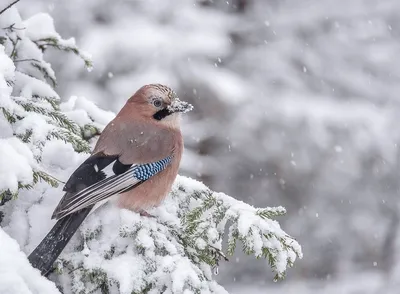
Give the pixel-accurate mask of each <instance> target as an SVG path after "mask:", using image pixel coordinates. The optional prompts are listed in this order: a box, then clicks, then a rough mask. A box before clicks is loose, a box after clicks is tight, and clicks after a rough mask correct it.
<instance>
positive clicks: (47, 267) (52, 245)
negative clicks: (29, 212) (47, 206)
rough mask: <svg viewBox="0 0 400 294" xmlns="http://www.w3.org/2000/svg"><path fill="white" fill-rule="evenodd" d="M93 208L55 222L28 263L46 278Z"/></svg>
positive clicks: (30, 256)
mask: <svg viewBox="0 0 400 294" xmlns="http://www.w3.org/2000/svg"><path fill="white" fill-rule="evenodd" d="M92 207H93V206H90V207H87V208H84V209H82V210H79V211H77V212H74V213H72V214H70V215H67V216H66V217H64V218H62V219H60V220H58V221H57V223H56V224H55V225H54V227H53V228H52V229H51V230H50V232H49V233H48V234H47V235H46V237H45V238H44V239H43V240H42V242H40V244H39V245H38V246H37V247H36V248H35V250H33V252H32V253H31V254H30V255H29V257H28V259H29V262H30V263H31V264H32V266H33V267H35V268H37V269H38V270H40V272H41V273H42V275H43V276H47V275H48V274H49V272H50V271H51V270H52V268H53V263H54V262H55V261H56V259H57V257H58V256H59V255H60V254H61V252H62V251H63V249H64V248H65V246H66V245H67V244H68V242H69V240H71V238H72V236H73V235H74V234H75V232H76V230H77V229H78V227H79V226H80V225H81V223H82V222H83V221H84V219H85V218H86V217H87V215H88V214H89V212H90V211H91V210H92Z"/></svg>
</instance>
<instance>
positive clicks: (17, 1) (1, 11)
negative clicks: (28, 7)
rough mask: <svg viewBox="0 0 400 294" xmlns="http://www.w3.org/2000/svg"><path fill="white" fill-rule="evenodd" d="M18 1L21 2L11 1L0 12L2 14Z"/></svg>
mask: <svg viewBox="0 0 400 294" xmlns="http://www.w3.org/2000/svg"><path fill="white" fill-rule="evenodd" d="M17 2H19V0H15V1H14V2H12V3H10V5H8V6H7V7H6V8H4V9H3V10H1V11H0V14H2V13H3V12H4V11H6V10H7V9H9V8H10V7H11V6H13V5H14V4H16V3H17Z"/></svg>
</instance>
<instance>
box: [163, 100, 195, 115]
mask: <svg viewBox="0 0 400 294" xmlns="http://www.w3.org/2000/svg"><path fill="white" fill-rule="evenodd" d="M167 109H168V110H169V112H170V113H175V112H181V113H186V112H189V111H191V110H193V105H192V104H189V103H187V102H185V101H181V100H179V98H175V99H174V100H173V101H172V103H171V104H170V105H168V107H167Z"/></svg>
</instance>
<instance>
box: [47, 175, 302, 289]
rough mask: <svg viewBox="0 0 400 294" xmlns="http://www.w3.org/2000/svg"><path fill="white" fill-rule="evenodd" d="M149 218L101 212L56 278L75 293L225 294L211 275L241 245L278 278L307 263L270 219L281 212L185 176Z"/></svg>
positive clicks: (72, 248) (123, 212) (63, 258)
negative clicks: (299, 263)
mask: <svg viewBox="0 0 400 294" xmlns="http://www.w3.org/2000/svg"><path fill="white" fill-rule="evenodd" d="M149 213H150V215H152V216H153V217H144V216H140V215H139V214H137V213H134V212H131V211H128V210H119V209H117V208H114V206H113V205H108V206H105V207H104V208H102V209H100V210H98V211H96V212H95V213H94V214H93V215H91V216H90V217H89V218H88V219H87V221H86V222H85V223H84V224H83V225H82V227H81V228H80V230H79V232H80V234H79V236H78V237H77V238H76V239H75V240H74V241H73V242H72V244H73V245H71V246H69V247H68V249H67V250H66V252H65V253H64V254H63V255H62V256H61V258H60V259H59V260H58V263H57V270H56V272H57V273H58V275H61V276H58V277H57V275H55V278H56V279H57V280H58V281H59V282H60V283H61V284H62V286H63V287H64V288H68V287H72V289H73V290H74V292H76V293H92V291H93V292H94V291H97V290H101V291H103V292H104V293H114V291H115V293H226V291H225V290H224V289H223V288H222V287H221V286H220V285H218V284H217V283H216V282H215V281H214V279H213V270H215V269H216V268H217V267H218V265H219V263H220V262H229V261H228V258H229V256H230V255H233V254H234V250H235V246H236V243H237V242H240V243H242V246H243V250H244V252H245V253H247V254H253V255H254V256H256V257H257V258H265V259H267V261H268V262H269V263H270V265H271V267H272V269H273V271H274V272H275V273H276V278H282V277H284V275H285V272H286V269H287V268H289V267H291V266H292V265H293V263H294V261H295V260H296V258H297V257H300V258H301V257H302V252H301V248H300V245H299V244H298V243H297V241H296V240H294V239H293V238H292V237H290V236H288V235H287V234H286V233H285V232H284V231H283V230H282V229H281V228H280V226H279V224H278V222H276V221H275V220H273V219H272V217H275V216H278V215H282V214H283V213H284V209H283V208H281V207H279V208H266V209H256V208H254V207H252V206H250V205H248V204H246V203H243V202H241V201H238V200H235V199H234V198H232V197H229V196H227V195H225V194H222V193H216V192H212V191H211V190H210V189H208V188H207V187H206V186H204V185H203V184H201V183H199V182H197V181H195V180H192V179H189V178H186V177H178V178H177V180H176V182H175V184H174V187H173V190H172V192H171V193H170V195H169V197H168V198H167V199H166V200H165V202H164V204H163V205H161V206H160V207H157V208H154V209H153V210H151V211H149ZM225 232H228V243H227V244H224V243H223V239H224V234H225ZM113 289H114V290H113ZM185 291H187V292H185Z"/></svg>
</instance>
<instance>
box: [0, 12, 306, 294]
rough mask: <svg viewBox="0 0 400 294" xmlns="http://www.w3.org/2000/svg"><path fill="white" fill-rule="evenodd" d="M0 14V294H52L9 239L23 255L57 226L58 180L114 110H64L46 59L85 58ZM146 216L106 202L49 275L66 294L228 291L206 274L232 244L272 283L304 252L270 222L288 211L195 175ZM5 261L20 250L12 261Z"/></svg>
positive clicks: (34, 20) (83, 104) (38, 25)
mask: <svg viewBox="0 0 400 294" xmlns="http://www.w3.org/2000/svg"><path fill="white" fill-rule="evenodd" d="M0 11H1V12H0V28H1V31H0V32H1V33H0V95H1V97H0V98H1V99H0V109H1V112H0V134H1V135H0V136H1V137H0V162H1V166H0V200H1V206H0V215H1V217H0V225H1V228H0V240H1V242H0V272H1V271H2V270H1V269H4V268H7V269H8V268H10V269H15V272H16V273H17V275H18V277H16V278H15V279H16V280H18V281H17V282H18V283H10V282H7V283H1V280H2V279H3V276H0V290H4V292H6V293H7V291H8V292H10V291H11V292H12V291H14V292H21V293H22V291H24V292H23V293H37V292H40V293H50V291H52V289H53V290H54V285H51V284H49V283H48V282H46V281H45V280H44V279H43V278H39V277H38V274H37V272H34V271H33V270H32V269H31V268H29V264H28V263H27V261H26V260H25V257H24V256H23V254H22V253H20V252H18V251H19V250H18V248H17V246H16V244H15V242H14V241H12V240H11V239H10V237H11V238H13V239H15V240H16V241H17V242H18V244H19V246H20V247H21V249H22V251H24V252H25V253H29V252H30V251H31V250H32V249H33V248H34V247H35V246H36V245H37V244H38V243H39V241H40V240H41V239H42V238H43V237H44V235H45V234H46V233H47V231H48V230H49V229H50V227H51V226H52V225H53V223H54V222H53V221H50V215H51V212H52V210H53V208H54V207H55V205H56V203H57V202H58V201H59V200H60V197H61V196H62V191H61V186H62V183H63V182H64V181H65V180H66V179H67V178H68V176H69V175H70V174H71V173H72V172H73V170H74V169H75V168H76V167H77V166H78V164H79V163H80V162H82V161H83V160H84V159H85V158H86V157H87V156H88V152H90V147H91V145H92V144H93V142H94V141H95V140H96V136H97V135H98V134H99V133H100V132H101V130H102V128H104V126H105V125H106V124H107V123H108V121H110V120H111V119H112V117H113V114H112V113H110V112H106V111H103V110H101V109H99V108H98V107H97V106H96V105H94V104H93V103H92V102H90V101H89V100H87V99H85V98H83V97H71V98H70V99H69V100H67V101H66V102H64V103H61V101H60V97H59V96H58V95H57V93H56V92H55V90H54V87H55V86H56V77H55V74H54V71H53V70H52V68H51V64H49V63H48V62H46V61H45V59H44V54H45V53H46V52H47V51H48V50H51V49H55V50H60V51H66V52H71V53H74V54H75V55H77V56H79V57H80V58H81V59H82V60H83V62H84V64H85V65H86V67H87V68H88V69H91V61H90V58H89V57H88V55H87V54H85V53H83V52H82V51H80V50H79V49H78V48H77V46H76V45H75V41H74V39H69V40H64V39H62V38H61V37H60V35H59V34H58V33H57V32H56V31H55V29H54V24H53V20H52V18H51V17H50V16H49V15H48V14H44V13H40V14H36V15H34V16H32V17H30V18H29V19H26V20H22V19H21V17H20V15H19V13H18V10H17V9H16V8H15V6H13V5H10V6H7V7H5V8H4V9H2V8H1V7H0ZM65 54H67V53H65ZM60 184H61V185H60ZM149 213H150V214H151V215H153V216H154V217H151V218H148V217H143V216H140V215H139V214H137V213H134V212H131V211H127V210H119V209H117V208H115V207H114V206H113V205H112V204H109V205H106V206H104V207H102V208H101V209H99V210H97V211H95V212H94V213H93V214H92V215H90V216H89V217H88V219H87V220H86V221H85V222H84V224H83V225H82V226H81V228H80V229H79V231H78V233H77V234H76V235H75V236H74V238H73V239H72V241H71V242H70V244H69V245H68V246H67V248H66V249H65V250H64V252H63V254H62V255H61V256H60V258H59V260H58V261H57V262H56V264H55V268H54V272H53V273H52V275H51V276H50V279H51V280H52V281H54V282H55V283H56V285H57V286H58V287H59V288H60V289H61V290H62V292H63V293H186V294H188V293H226V291H225V290H224V289H223V287H221V286H220V285H218V283H216V281H215V280H214V277H213V272H217V271H218V266H219V264H220V262H221V261H223V262H228V259H229V256H231V255H233V254H234V252H235V248H236V245H237V244H241V245H242V249H243V251H244V252H245V253H246V254H248V255H254V256H255V257H256V258H264V259H266V260H267V262H268V263H269V265H270V266H271V268H272V270H273V272H274V273H275V278H276V279H280V278H282V277H284V275H285V272H286V269H287V268H288V267H291V266H292V265H293V264H294V262H295V260H296V258H297V257H301V256H302V253H301V248H300V246H299V244H298V243H297V241H296V240H294V239H293V238H292V237H290V236H289V235H287V234H286V233H285V232H284V231H283V230H282V229H281V228H280V226H279V223H278V222H277V221H276V220H274V218H276V217H277V216H280V215H283V214H284V213H285V209H284V208H282V207H275V208H254V207H253V206H251V205H248V204H246V203H243V202H241V201H238V200H236V199H234V198H232V197H229V196H227V195H225V194H222V193H216V192H213V191H211V190H210V189H208V188H207V187H206V186H204V185H203V184H201V183H199V182H197V181H195V180H192V179H190V178H185V177H181V176H180V177H178V178H177V180H176V182H175V184H174V187H173V190H172V191H171V193H170V195H169V197H168V198H167V199H166V200H165V201H164V203H163V204H162V205H161V206H160V207H157V208H154V209H152V210H151V211H149ZM13 252H14V253H13ZM7 254H16V255H17V256H18V263H16V264H12V263H13V262H14V259H10V258H7ZM11 273H13V271H11ZM36 276H37V280H36V279H35V280H33V278H35V277H36ZM18 285H19V286H18ZM7 287H8V288H7ZM16 287H19V288H16Z"/></svg>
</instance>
